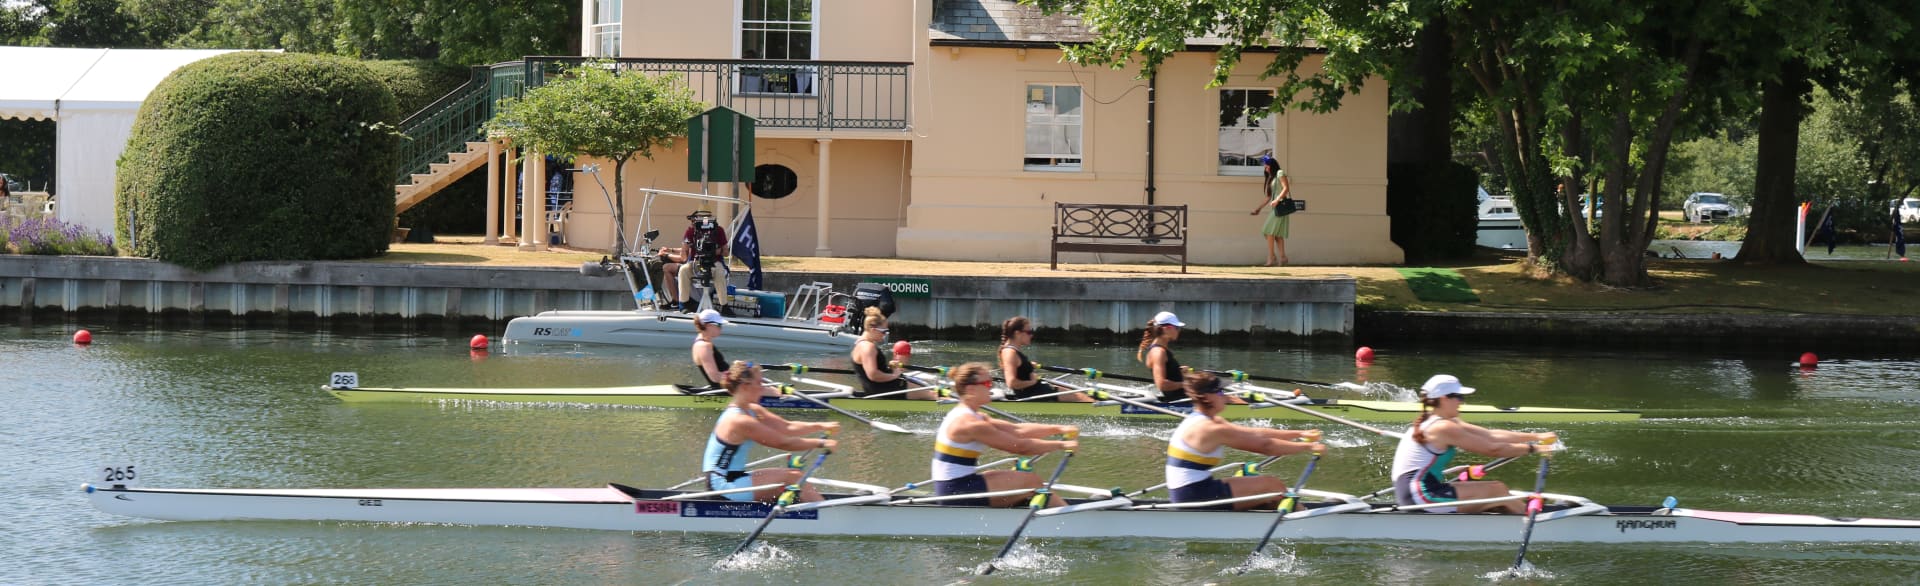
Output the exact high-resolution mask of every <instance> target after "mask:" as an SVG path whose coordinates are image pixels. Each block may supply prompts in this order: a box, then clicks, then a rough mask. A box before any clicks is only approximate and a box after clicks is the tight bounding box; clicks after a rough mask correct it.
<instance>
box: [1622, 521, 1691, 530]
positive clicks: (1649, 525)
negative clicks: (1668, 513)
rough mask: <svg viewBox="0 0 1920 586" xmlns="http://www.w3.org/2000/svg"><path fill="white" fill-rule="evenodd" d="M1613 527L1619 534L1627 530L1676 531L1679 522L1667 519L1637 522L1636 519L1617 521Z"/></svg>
mask: <svg viewBox="0 0 1920 586" xmlns="http://www.w3.org/2000/svg"><path fill="white" fill-rule="evenodd" d="M1613 526H1614V528H1616V529H1619V530H1620V532H1621V533H1626V532H1627V530H1628V529H1678V528H1680V522H1679V521H1675V520H1672V519H1667V520H1663V521H1646V520H1637V519H1636V520H1631V521H1629V520H1619V521H1614V522H1613Z"/></svg>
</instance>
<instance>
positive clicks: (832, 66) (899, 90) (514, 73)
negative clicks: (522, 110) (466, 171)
mask: <svg viewBox="0 0 1920 586" xmlns="http://www.w3.org/2000/svg"><path fill="white" fill-rule="evenodd" d="M590 59H591V58H588V57H528V58H526V59H524V60H521V61H509V62H505V63H495V64H493V65H488V66H481V67H475V68H473V76H472V78H470V79H469V80H468V81H467V83H466V84H465V85H462V86H460V87H459V88H457V89H455V90H453V91H452V92H449V93H448V94H447V95H446V96H443V97H441V98H440V99H439V100H436V101H435V102H434V103H433V104H430V105H428V106H427V107H426V108H423V109H421V110H420V111H419V112H416V113H414V114H413V115H412V116H408V117H407V119H406V120H404V121H402V122H401V123H400V131H401V133H402V134H405V135H406V137H407V140H406V141H404V142H403V143H402V145H401V147H400V150H401V159H400V161H401V165H400V172H399V175H398V177H396V178H395V179H396V183H399V184H405V183H407V182H408V181H410V180H411V178H410V176H411V175H413V174H416V173H426V172H428V170H429V169H431V167H430V166H431V165H432V164H433V163H438V162H443V161H445V160H446V156H447V153H452V152H459V151H462V150H465V149H466V143H467V142H470V141H477V140H481V139H482V136H481V129H480V127H481V125H482V124H484V123H486V121H487V120H489V119H491V118H493V114H494V112H495V110H496V108H497V106H498V104H499V103H500V100H501V98H506V97H519V96H520V95H521V94H522V93H523V92H525V90H526V88H528V87H534V86H539V85H542V84H544V83H546V82H547V81H548V80H550V79H554V78H556V77H558V76H559V75H561V74H563V73H564V72H565V71H566V68H567V67H571V66H575V65H578V64H580V63H582V62H585V61H588V60H590ZM610 61H612V62H613V63H614V67H615V68H617V70H618V71H620V72H623V73H624V72H639V73H648V74H654V75H662V74H665V75H671V76H674V77H675V78H676V79H677V80H678V81H680V82H681V83H683V84H685V85H686V87H688V88H690V89H692V90H693V97H694V99H696V100H699V101H701V102H703V103H706V104H709V105H715V106H726V107H728V108H731V109H733V110H736V111H739V112H742V113H745V114H746V115H748V116H752V117H754V118H755V119H757V120H758V121H759V122H758V124H759V127H760V128H798V129H814V130H839V129H849V130H852V129H861V130H904V129H906V128H907V123H908V122H909V121H908V120H907V103H908V102H907V99H908V96H907V88H908V87H909V85H910V84H908V80H907V72H908V68H909V66H910V65H911V64H909V63H890V62H861V61H761V60H744V59H611V60H610Z"/></svg>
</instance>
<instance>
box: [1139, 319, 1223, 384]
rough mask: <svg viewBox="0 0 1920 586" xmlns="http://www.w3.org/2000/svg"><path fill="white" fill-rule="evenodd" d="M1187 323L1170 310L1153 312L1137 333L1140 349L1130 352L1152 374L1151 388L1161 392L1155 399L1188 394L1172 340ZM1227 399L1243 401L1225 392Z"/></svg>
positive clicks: (1183, 373) (1182, 370)
mask: <svg viewBox="0 0 1920 586" xmlns="http://www.w3.org/2000/svg"><path fill="white" fill-rule="evenodd" d="M1184 327H1187V324H1186V323H1185V322H1182V321H1180V316H1177V315H1174V314H1173V312H1171V311H1162V312H1160V313H1157V314H1154V316H1153V319H1152V320H1150V321H1148V322H1147V331H1146V332H1145V333H1144V334H1143V335H1142V336H1141V337H1140V350H1139V351H1138V352H1135V353H1134V355H1133V358H1134V360H1139V361H1140V363H1141V364H1145V365H1147V372H1148V374H1149V375H1150V376H1152V377H1153V388H1154V390H1156V391H1159V392H1160V396H1159V397H1158V398H1157V399H1156V400H1158V401H1160V402H1162V403H1172V402H1174V401H1179V400H1181V399H1185V398H1186V397H1187V387H1186V383H1185V382H1184V379H1185V377H1186V376H1187V373H1186V369H1184V368H1182V367H1181V366H1180V360H1179V359H1176V358H1174V357H1173V348H1172V346H1173V341H1174V340H1178V339H1180V328H1184ZM1226 400H1227V403H1230V404H1235V405H1239V404H1245V403H1246V401H1242V400H1240V399H1239V398H1237V397H1233V396H1227V397H1226Z"/></svg>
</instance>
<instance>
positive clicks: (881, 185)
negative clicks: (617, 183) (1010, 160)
mask: <svg viewBox="0 0 1920 586" xmlns="http://www.w3.org/2000/svg"><path fill="white" fill-rule="evenodd" d="M756 142H757V147H758V148H757V149H756V150H755V151H754V162H755V164H758V165H784V166H786V167H787V168H789V169H792V170H793V171H794V174H795V175H796V176H797V177H798V178H799V182H798V184H797V187H796V188H795V189H794V192H793V194H792V195H789V196H787V197H784V198H781V199H777V200H771V199H765V198H759V197H752V198H750V199H749V202H750V204H751V205H752V209H753V219H754V223H755V224H756V225H757V226H758V233H759V236H760V241H761V243H762V244H761V245H762V251H763V254H772V255H782V256H812V255H813V254H814V249H815V242H816V237H817V231H818V230H817V224H816V219H817V218H818V217H819V214H818V210H819V205H820V199H819V193H820V191H819V190H820V156H819V147H820V143H818V142H817V141H815V140H810V139H795V138H765V137H762V138H760V139H758V140H757V141H756ZM830 144H831V146H830V147H829V148H830V149H831V156H829V157H828V159H829V160H830V161H831V162H832V170H831V172H832V174H833V176H832V179H831V182H830V185H829V187H830V189H831V209H830V211H829V214H828V215H829V217H831V218H832V220H831V221H830V222H829V226H830V232H829V234H828V238H829V239H830V242H829V243H830V245H831V246H832V250H833V253H834V256H893V255H894V253H895V250H894V233H895V230H896V229H897V228H898V227H899V226H900V223H901V216H902V214H903V213H904V209H905V207H906V202H907V201H908V199H909V198H908V193H909V191H910V189H911V182H910V178H909V177H908V173H907V163H908V161H909V157H910V152H911V150H912V148H911V144H910V143H908V142H906V141H898V140H847V139H838V140H834V141H833V142H832V143H830ZM600 164H601V173H600V180H601V181H602V182H604V183H605V184H606V187H607V190H608V191H609V192H611V191H612V190H613V189H614V182H613V163H611V162H605V161H602V162H600ZM686 176H687V152H686V146H685V144H684V143H678V144H676V145H675V146H674V147H673V148H669V149H661V150H656V151H655V152H654V158H653V159H652V160H648V159H640V158H636V159H634V160H631V161H628V163H627V168H626V178H627V179H626V185H627V198H626V201H627V212H628V217H627V227H626V229H625V233H626V234H627V235H628V236H629V237H632V235H633V233H634V230H635V229H636V228H637V227H638V226H639V225H640V218H639V216H638V214H639V212H640V207H641V204H642V202H643V201H644V200H643V198H642V196H641V195H640V190H641V189H644V188H649V187H651V188H655V189H663V190H668V191H681V192H687V193H700V184H699V182H689V181H687V180H686ZM727 189H728V187H726V186H724V185H718V184H715V185H709V186H708V190H709V192H710V193H715V194H725V193H727V191H726V190H727ZM743 191H744V188H743ZM659 201H660V203H659V204H658V205H657V206H656V208H655V209H654V214H653V226H654V227H657V228H660V233H661V236H660V240H659V241H657V242H656V243H658V244H663V245H669V246H678V245H679V241H680V234H681V232H682V231H683V230H685V229H686V219H685V218H686V215H687V213H688V212H691V211H693V210H694V209H695V208H697V207H699V206H698V203H697V202H695V201H694V200H688V199H681V198H662V199H660V200H659ZM573 205H574V209H573V212H572V214H571V215H570V217H569V219H568V222H567V244H568V245H570V246H574V247H579V248H589V249H607V248H611V247H612V246H613V243H614V238H613V231H612V226H613V221H612V220H613V214H612V213H611V211H610V208H609V206H608V205H607V198H606V196H604V195H602V194H601V192H600V186H599V184H596V183H594V179H593V178H592V177H591V176H587V175H581V176H580V177H577V178H575V180H574V204H573Z"/></svg>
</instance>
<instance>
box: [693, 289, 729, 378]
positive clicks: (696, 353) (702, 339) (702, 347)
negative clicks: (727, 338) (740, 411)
mask: <svg viewBox="0 0 1920 586" xmlns="http://www.w3.org/2000/svg"><path fill="white" fill-rule="evenodd" d="M727 323H729V322H727V318H726V317H724V316H721V315H720V312H718V311H714V310H711V309H708V310H704V311H701V312H700V315H698V316H696V317H694V318H693V328H694V329H695V330H697V331H699V332H700V333H699V334H698V335H695V336H694V337H693V367H694V368H695V369H698V370H699V371H700V378H704V379H706V380H707V388H708V389H717V388H720V379H721V378H722V377H724V376H725V371H722V370H720V369H721V367H722V366H724V365H726V364H727V357H726V355H724V354H721V353H720V347H719V346H715V345H714V344H713V340H714V338H718V337H720V326H724V325H727Z"/></svg>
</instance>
